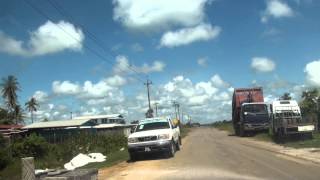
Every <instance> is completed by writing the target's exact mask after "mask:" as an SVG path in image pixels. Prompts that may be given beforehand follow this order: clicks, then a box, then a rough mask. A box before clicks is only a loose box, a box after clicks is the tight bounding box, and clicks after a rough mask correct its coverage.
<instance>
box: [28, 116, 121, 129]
mask: <svg viewBox="0 0 320 180" xmlns="http://www.w3.org/2000/svg"><path fill="white" fill-rule="evenodd" d="M103 118H107V119H117V118H123V117H122V115H121V114H109V115H95V116H80V117H75V118H74V119H72V120H60V121H47V122H36V123H33V124H30V125H27V126H25V127H23V128H22V129H37V128H54V127H73V126H81V125H82V124H84V123H86V122H88V121H90V120H92V119H103Z"/></svg>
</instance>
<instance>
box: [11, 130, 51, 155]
mask: <svg viewBox="0 0 320 180" xmlns="http://www.w3.org/2000/svg"><path fill="white" fill-rule="evenodd" d="M49 146H50V144H49V143H47V141H46V140H45V139H44V138H43V137H41V136H37V135H36V134H31V135H30V136H28V137H27V138H25V139H23V140H20V141H17V142H15V143H13V145H12V151H13V156H15V157H28V156H32V157H35V158H42V157H44V156H45V155H46V154H47V152H48V150H49Z"/></svg>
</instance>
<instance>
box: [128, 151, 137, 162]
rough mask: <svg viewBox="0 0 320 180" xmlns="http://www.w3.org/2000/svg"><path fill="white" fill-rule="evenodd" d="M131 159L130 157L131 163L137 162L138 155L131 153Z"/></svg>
mask: <svg viewBox="0 0 320 180" xmlns="http://www.w3.org/2000/svg"><path fill="white" fill-rule="evenodd" d="M129 157H130V161H136V160H137V159H138V158H137V155H136V154H134V153H129Z"/></svg>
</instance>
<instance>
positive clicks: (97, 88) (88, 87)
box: [82, 81, 113, 98]
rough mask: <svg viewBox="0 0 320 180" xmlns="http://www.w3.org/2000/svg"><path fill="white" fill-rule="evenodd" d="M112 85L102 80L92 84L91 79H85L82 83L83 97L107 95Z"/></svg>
mask: <svg viewBox="0 0 320 180" xmlns="http://www.w3.org/2000/svg"><path fill="white" fill-rule="evenodd" d="M112 89H113V87H111V86H109V85H108V84H107V83H106V82H104V81H99V82H98V83H96V84H94V83H92V82H91V81H85V82H84V85H83V88H82V90H83V95H84V96H85V97H93V98H100V97H104V96H106V95H107V92H109V91H111V90H112Z"/></svg>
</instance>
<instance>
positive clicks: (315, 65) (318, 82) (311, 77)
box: [304, 60, 320, 87]
mask: <svg viewBox="0 0 320 180" xmlns="http://www.w3.org/2000/svg"><path fill="white" fill-rule="evenodd" d="M304 72H305V78H306V84H307V85H309V86H312V87H320V60H316V61H312V62H309V63H308V64H306V66H305V68H304Z"/></svg>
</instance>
